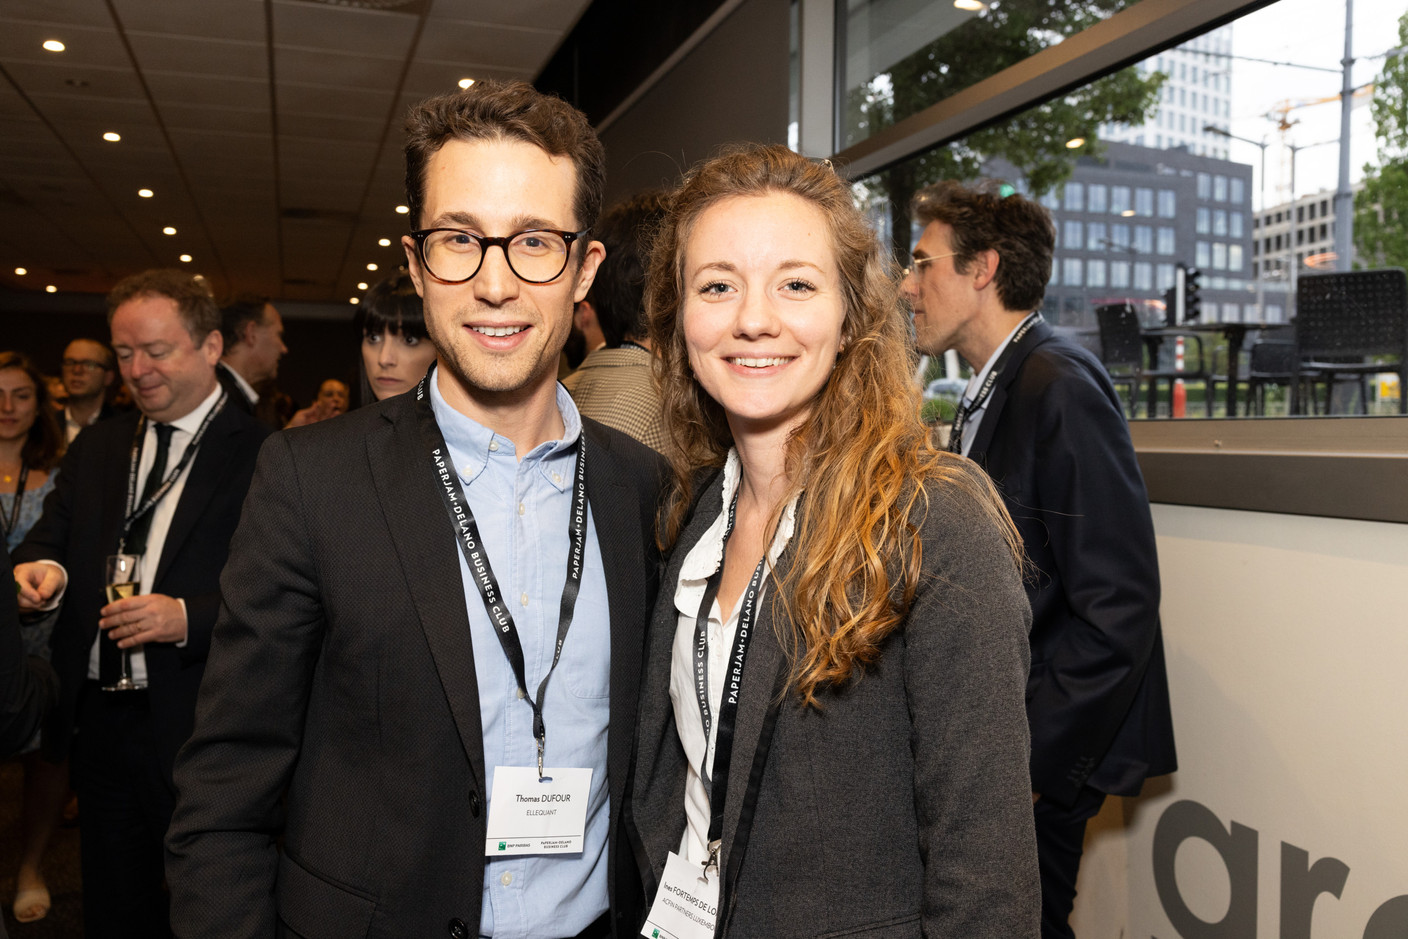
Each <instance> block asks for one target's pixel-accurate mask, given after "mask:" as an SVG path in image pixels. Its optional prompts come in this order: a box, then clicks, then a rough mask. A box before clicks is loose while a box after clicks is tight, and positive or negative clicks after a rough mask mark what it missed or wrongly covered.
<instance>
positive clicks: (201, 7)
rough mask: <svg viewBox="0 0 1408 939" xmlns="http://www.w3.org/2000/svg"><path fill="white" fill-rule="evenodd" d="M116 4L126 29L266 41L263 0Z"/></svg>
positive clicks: (123, 0)
mask: <svg viewBox="0 0 1408 939" xmlns="http://www.w3.org/2000/svg"><path fill="white" fill-rule="evenodd" d="M90 2H91V0H90ZM113 5H114V6H115V7H116V8H117V15H118V19H119V20H121V22H122V26H123V28H124V29H129V30H140V31H143V32H152V33H165V34H168V35H180V36H205V37H209V38H215V39H242V40H248V41H251V42H263V41H264V33H265V26H264V2H263V0H113Z"/></svg>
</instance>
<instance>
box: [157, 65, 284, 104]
mask: <svg viewBox="0 0 1408 939" xmlns="http://www.w3.org/2000/svg"><path fill="white" fill-rule="evenodd" d="M147 85H148V87H150V88H151V90H152V99H153V100H155V101H156V103H157V106H158V107H165V106H166V105H167V104H185V105H211V106H222V105H223V106H225V107H234V108H242V109H244V110H249V111H252V110H257V109H259V108H266V107H268V106H269V82H268V81H267V80H266V79H263V78H259V79H240V78H224V77H221V76H218V75H213V76H206V75H168V74H163V73H156V74H150V75H147Z"/></svg>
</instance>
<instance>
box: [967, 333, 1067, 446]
mask: <svg viewBox="0 0 1408 939" xmlns="http://www.w3.org/2000/svg"><path fill="white" fill-rule="evenodd" d="M1042 322H1045V321H1044V320H1043V319H1042V316H1041V314H1040V313H1033V314H1031V315H1030V316H1028V317H1027V318H1026V319H1024V320H1022V325H1021V326H1018V327H1017V331H1016V332H1015V333H1013V334H1012V340H1011V341H1010V342H1008V343H1007V348H1005V349H1003V350H1002V355H1000V356H998V357H997V361H996V362H994V363H993V366H992V368H991V369H989V370H988V377H987V378H985V379H983V384H982V386H981V387H980V388H978V393H977V394H976V395H974V396H973V400H972V401H970V402H968V403H967V404H965V405H963V406H962V407H960V408H959V409H958V414H957V416H955V417H954V419H953V429H952V430H950V431H949V434H948V449H949V452H950V453H962V452H963V426H964V425H965V424H967V423H968V419H969V418H970V417H972V416H973V415H974V414H975V413H977V412H978V411H980V410H982V408H983V405H985V404H987V403H988V398H989V397H990V396H991V395H992V390H993V388H994V387H995V386H996V385H997V380H998V378H1000V377H1001V376H1002V370H1003V368H1004V367H1006V365H1007V361H1008V359H1010V358H1012V353H1013V352H1014V351H1015V350H1016V348H1017V347H1018V346H1019V345H1021V344H1022V340H1023V339H1025V338H1027V333H1029V332H1031V331H1032V329H1033V328H1035V327H1036V325H1037V324H1038V323H1042Z"/></svg>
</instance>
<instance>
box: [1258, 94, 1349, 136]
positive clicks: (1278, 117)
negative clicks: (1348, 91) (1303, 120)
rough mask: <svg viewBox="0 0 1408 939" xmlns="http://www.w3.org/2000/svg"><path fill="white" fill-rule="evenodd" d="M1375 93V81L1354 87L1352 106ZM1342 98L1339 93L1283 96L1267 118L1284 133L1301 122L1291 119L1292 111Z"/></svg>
mask: <svg viewBox="0 0 1408 939" xmlns="http://www.w3.org/2000/svg"><path fill="white" fill-rule="evenodd" d="M1373 95H1374V83H1373V82H1369V83H1367V84H1364V85H1360V86H1359V87H1358V88H1356V89H1354V93H1353V95H1352V97H1353V98H1354V99H1355V100H1354V102H1353V103H1352V105H1351V106H1352V107H1356V108H1357V107H1359V106H1360V105H1362V104H1365V103H1366V102H1367V101H1368V100H1369V99H1370V98H1372V97H1373ZM1338 100H1340V96H1339V95H1326V96H1325V97H1323V98H1283V99H1282V100H1280V101H1277V102H1276V103H1275V104H1273V105H1272V106H1271V110H1269V111H1267V112H1266V118H1267V120H1270V121H1275V122H1276V129H1277V130H1278V131H1280V132H1281V133H1282V134H1284V133H1286V131H1288V130H1290V129H1291V128H1292V127H1293V126H1295V125H1296V124H1298V123H1300V122H1299V121H1293V120H1291V119H1290V116H1291V112H1292V111H1299V110H1300V109H1301V108H1310V107H1314V106H1315V105H1317V104H1329V103H1330V102H1331V101H1338Z"/></svg>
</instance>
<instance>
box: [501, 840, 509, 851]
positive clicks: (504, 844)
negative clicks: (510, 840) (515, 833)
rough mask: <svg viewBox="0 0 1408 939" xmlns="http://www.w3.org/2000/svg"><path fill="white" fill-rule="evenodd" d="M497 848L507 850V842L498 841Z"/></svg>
mask: <svg viewBox="0 0 1408 939" xmlns="http://www.w3.org/2000/svg"><path fill="white" fill-rule="evenodd" d="M499 850H500V851H507V850H508V844H507V843H506V842H503V841H500V842H499Z"/></svg>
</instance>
